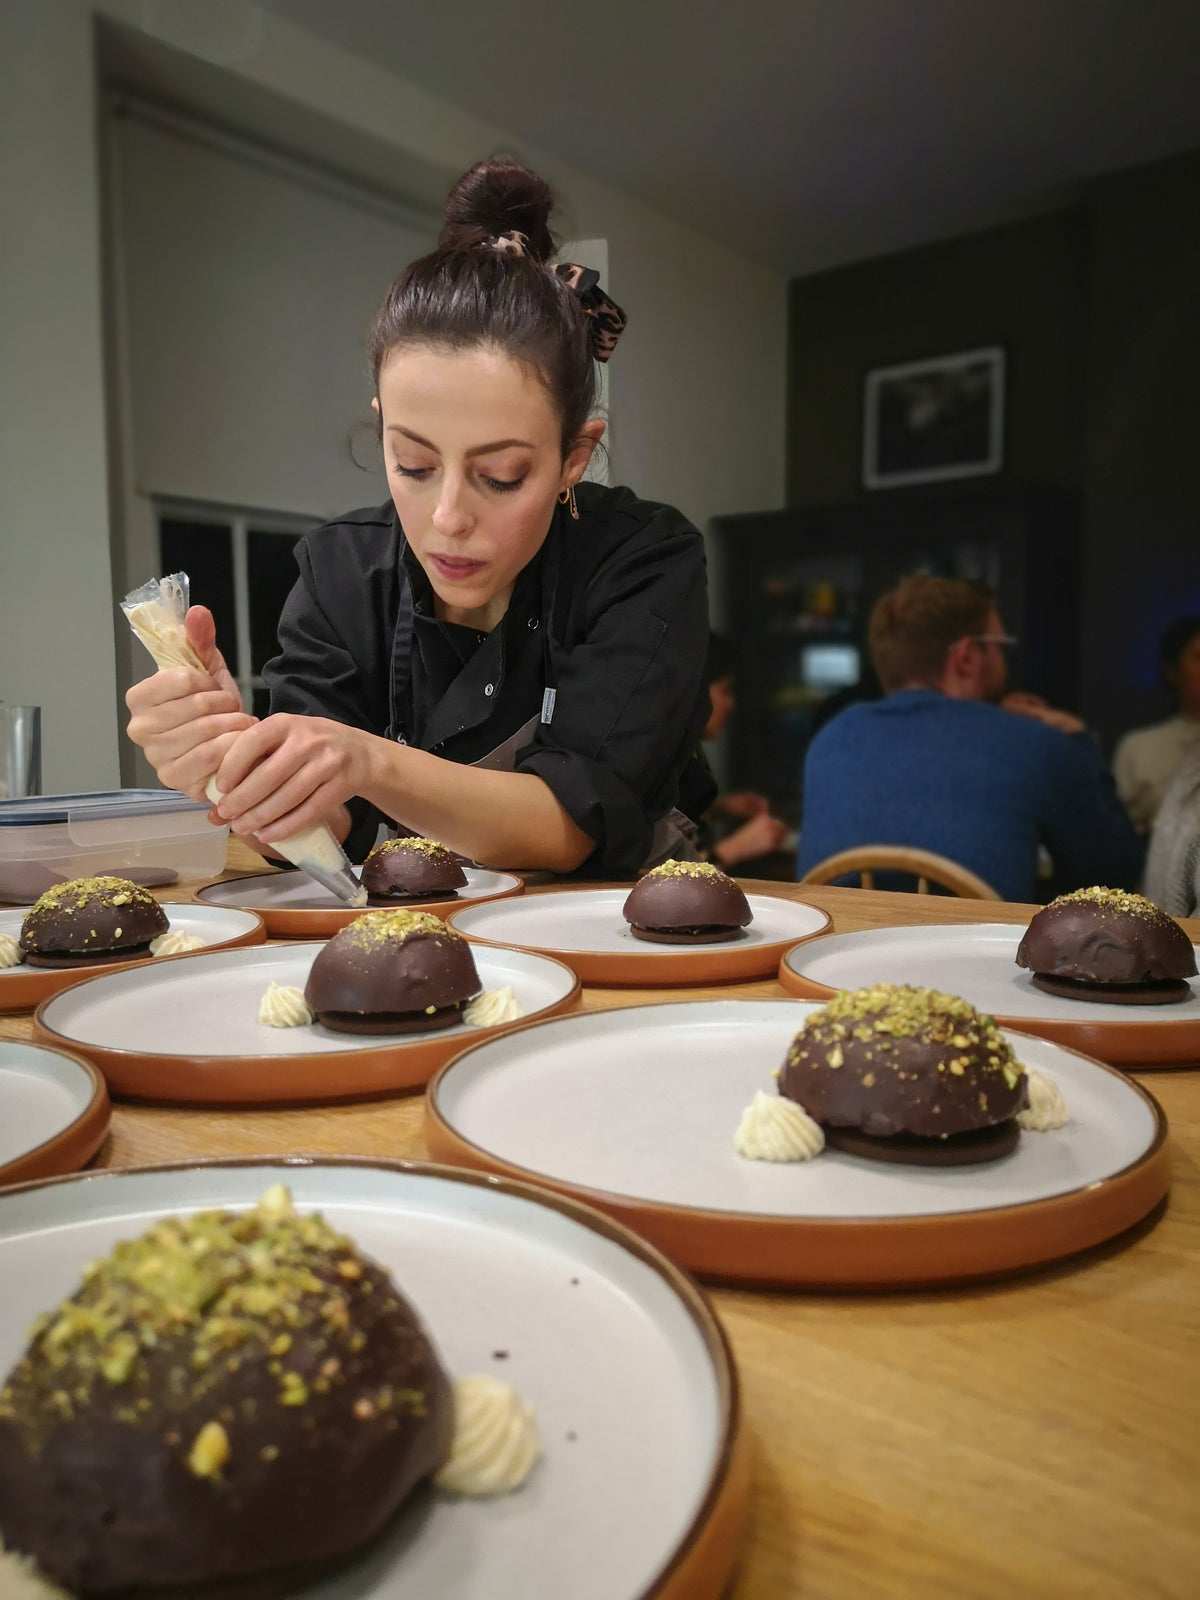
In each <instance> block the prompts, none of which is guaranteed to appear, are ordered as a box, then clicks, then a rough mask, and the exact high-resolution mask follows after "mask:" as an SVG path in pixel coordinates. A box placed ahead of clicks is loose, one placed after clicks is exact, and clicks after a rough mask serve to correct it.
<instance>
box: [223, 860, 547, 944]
mask: <svg viewBox="0 0 1200 1600" xmlns="http://www.w3.org/2000/svg"><path fill="white" fill-rule="evenodd" d="M353 870H354V873H355V876H357V875H358V874H359V873H360V872H361V871H362V868H361V867H355V868H354V869H353ZM463 871H464V872H465V873H466V875H467V881H466V885H465V886H464V887H463V888H461V889H460V890H459V891H458V893H457V895H455V896H453V897H452V898H450V899H447V900H412V901H406V900H396V901H392V902H389V904H388V905H384V904H382V903H381V904H380V905H370V906H348V905H345V904H344V903H343V902H342V901H341V900H339V899H338V898H337V896H336V895H335V894H333V893H331V892H330V890H328V889H323V888H322V887H321V885H320V884H319V883H314V881H313V880H312V879H311V878H310V877H309V876H308V874H307V873H304V872H258V873H255V875H254V876H253V877H252V878H222V879H219V880H218V881H217V882H216V883H206V884H205V885H204V887H203V889H198V890H197V891H196V899H197V900H199V901H201V902H203V904H204V905H208V906H237V907H240V908H241V909H242V910H244V911H256V912H257V913H258V915H259V916H260V917H261V918H262V919H263V921H264V922H265V923H266V925H267V932H268V933H269V934H270V936H271V938H272V939H327V938H328V937H329V936H330V935H331V934H334V933H336V932H337V931H338V929H339V928H344V927H345V926H346V924H347V923H348V922H353V921H354V919H355V917H361V916H362V914H363V912H364V911H386V910H389V909H390V907H391V906H392V905H395V906H405V905H411V907H412V909H413V910H414V911H432V912H433V914H434V916H435V917H448V916H449V915H450V913H451V912H452V911H455V910H457V909H458V907H459V906H462V905H468V904H477V903H479V902H480V901H485V900H488V901H490V900H507V899H508V898H509V897H510V896H511V895H518V894H524V893H525V885H524V883H523V882H522V881H521V879H520V878H518V877H517V876H516V875H515V874H514V873H511V872H493V871H492V870H491V868H490V867H468V866H466V865H465V864H464V866H463Z"/></svg>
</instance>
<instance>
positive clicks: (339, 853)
mask: <svg viewBox="0 0 1200 1600" xmlns="http://www.w3.org/2000/svg"><path fill="white" fill-rule="evenodd" d="M188 604H189V600H188V576H187V573H186V572H175V573H172V574H171V575H170V577H166V578H151V580H150V582H149V583H144V584H143V585H142V586H141V588H140V589H135V590H134V591H133V593H132V594H127V595H126V596H125V598H124V600H122V601H121V610H122V611H123V612H124V613H125V615H126V617H127V618H128V619H129V626H130V627H131V628H132V629H133V631H134V633H135V634H136V635H137V636H138V638H139V639H140V640H141V641H142V643H143V644H144V645H145V646H146V649H147V650H149V652H150V654H151V655H152V656H153V657H154V664H155V666H156V667H158V668H159V669H160V670H162V669H163V668H167V667H191V668H193V670H194V671H196V672H203V671H204V667H203V666H202V665H201V662H200V658H199V656H197V654H196V652H195V651H194V650H193V649H192V647H191V645H190V644H189V643H188V637H187V633H186V631H185V629H184V625H183V620H184V618H185V617H186V615H187V609H188ZM204 792H205V794H206V795H207V796H208V798H209V799H210V800H211V801H212V802H213V804H214V805H215V804H216V803H217V802H218V801H219V800H220V799H221V791H220V790H219V789H218V788H217V786H216V774H215V773H214V774H213V776H212V777H211V778H209V780H208V782H207V783H206V784H205V786H204ZM272 848H273V849H275V850H278V851H279V854H280V855H281V856H286V857H287V859H288V860H289V861H290V862H292V863H293V865H295V866H297V867H299V868H300V870H301V871H302V872H307V873H308V875H309V877H310V878H315V880H316V881H317V882H318V883H319V884H320V885H321V886H322V888H325V889H328V890H329V891H330V893H331V894H335V895H337V897H338V899H339V900H344V901H345V902H346V904H347V905H351V906H365V905H366V903H367V891H366V890H365V889H364V888H363V887H362V885H361V884H360V883H359V881H358V879H357V878H356V877H355V876H354V874H353V872H351V870H350V863H349V861H347V859H346V855H345V852H344V851H343V850H342V847H341V845H340V844H338V842H337V840H336V839H335V838H334V837H333V834H332V833H331V832H330V830H329V828H328V827H327V826H326V825H325V823H323V822H318V823H315V824H314V825H313V826H312V827H310V828H301V830H300V832H299V833H293V834H292V835H291V837H290V838H287V839H279V840H277V841H276V842H275V843H274V845H273V847H272Z"/></svg>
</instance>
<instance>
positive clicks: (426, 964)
mask: <svg viewBox="0 0 1200 1600" xmlns="http://www.w3.org/2000/svg"><path fill="white" fill-rule="evenodd" d="M481 988H482V985H481V984H480V981H479V973H478V972H477V971H476V969H475V958H474V956H473V955H472V954H471V947H470V945H469V944H468V943H467V941H466V940H465V939H464V938H463V936H462V935H461V934H460V933H455V932H454V930H453V928H448V927H447V926H446V924H445V923H444V922H442V921H441V920H440V918H438V917H435V916H434V915H433V914H432V912H429V911H368V912H367V913H366V915H365V916H361V917H356V918H355V919H354V921H353V922H351V923H349V924H347V926H346V927H344V928H343V929H342V930H341V932H340V933H337V934H335V935H334V937H333V938H332V939H331V940H330V941H329V943H328V944H327V945H326V946H325V948H324V949H323V950H321V951H320V952H319V953H318V955H317V959H316V960H315V961H314V962H313V964H312V966H311V968H310V969H309V973H308V982H307V983H306V984H305V986H304V998H305V1000H307V1002H308V1006H309V1009H310V1010H311V1011H312V1012H313V1013H314V1014H315V1016H316V1019H317V1021H318V1022H323V1023H324V1024H325V1026H326V1027H327V1028H335V1029H337V1030H338V1031H339V1032H342V1033H432V1032H433V1031H434V1030H435V1029H437V1028H448V1027H450V1026H451V1025H452V1024H453V1023H455V1022H457V1021H458V1019H459V1017H460V1015H461V1014H462V1009H463V1006H464V1005H465V1004H466V1002H467V1001H468V1000H471V999H473V998H474V997H475V996H476V995H477V994H478V993H479V991H480V989H481Z"/></svg>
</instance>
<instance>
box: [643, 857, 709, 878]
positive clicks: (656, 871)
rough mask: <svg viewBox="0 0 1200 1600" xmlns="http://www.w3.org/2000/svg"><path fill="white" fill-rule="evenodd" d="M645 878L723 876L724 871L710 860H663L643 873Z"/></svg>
mask: <svg viewBox="0 0 1200 1600" xmlns="http://www.w3.org/2000/svg"><path fill="white" fill-rule="evenodd" d="M643 876H645V877H647V878H724V877H726V876H727V874H726V873H724V872H722V871H721V869H720V867H714V866H713V864H712V862H711V861H674V860H672V861H663V862H661V863H660V864H659V865H658V866H657V867H651V868H650V871H649V872H647V873H645V874H643Z"/></svg>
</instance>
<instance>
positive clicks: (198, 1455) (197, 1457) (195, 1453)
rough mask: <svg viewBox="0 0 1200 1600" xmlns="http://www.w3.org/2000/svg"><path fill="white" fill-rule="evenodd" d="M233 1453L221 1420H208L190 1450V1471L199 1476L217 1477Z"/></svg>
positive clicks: (188, 1462)
mask: <svg viewBox="0 0 1200 1600" xmlns="http://www.w3.org/2000/svg"><path fill="white" fill-rule="evenodd" d="M231 1454H232V1451H231V1449H230V1445H229V1435H228V1434H227V1433H226V1432H225V1429H224V1428H223V1427H222V1426H221V1424H220V1423H219V1422H206V1423H205V1424H204V1426H203V1427H202V1428H201V1429H200V1432H199V1433H198V1434H197V1435H196V1437H195V1439H193V1441H192V1448H191V1449H190V1450H189V1451H188V1458H187V1464H188V1471H189V1472H191V1473H192V1474H193V1475H194V1476H195V1477H197V1478H215V1477H216V1476H217V1474H218V1473H219V1472H220V1470H221V1468H222V1467H223V1466H224V1465H225V1463H226V1462H227V1461H228V1460H229V1457H230V1455H231Z"/></svg>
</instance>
